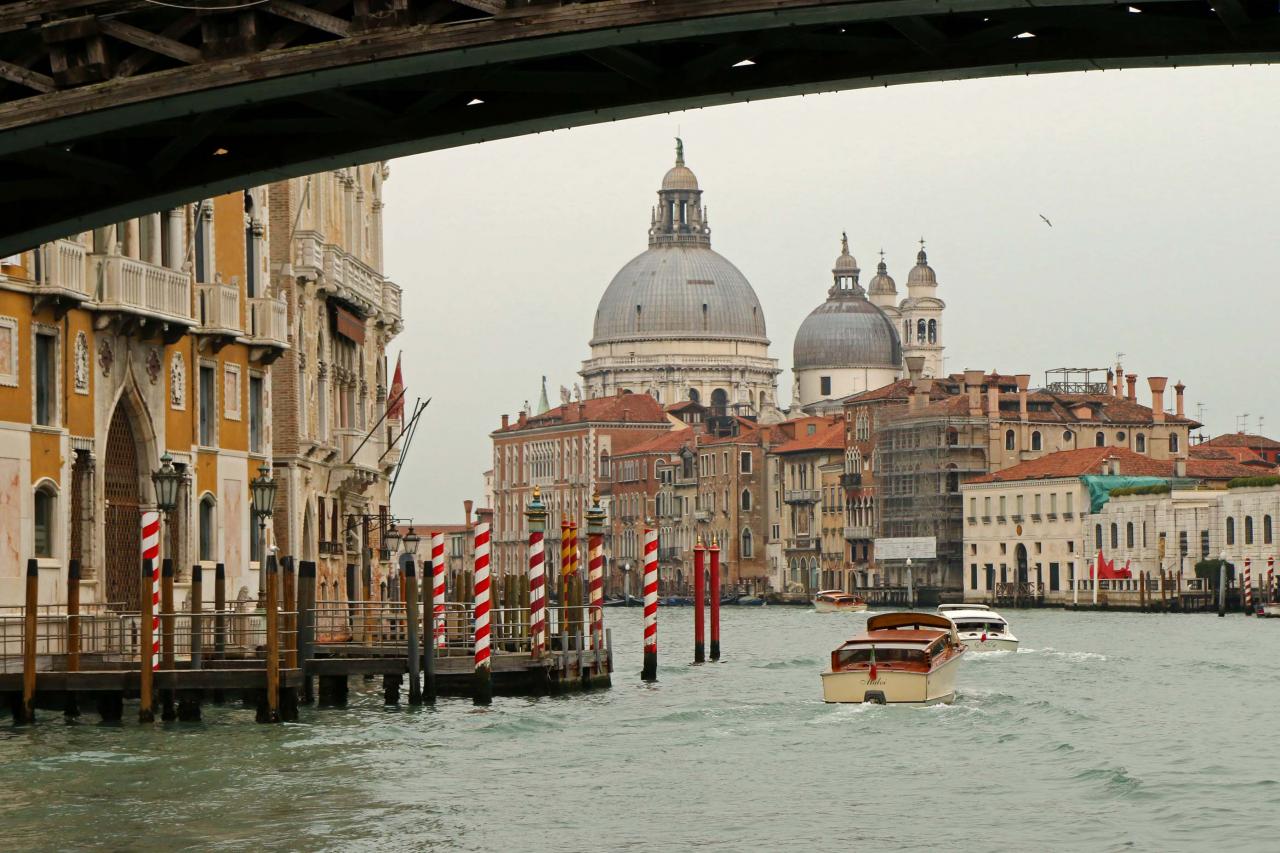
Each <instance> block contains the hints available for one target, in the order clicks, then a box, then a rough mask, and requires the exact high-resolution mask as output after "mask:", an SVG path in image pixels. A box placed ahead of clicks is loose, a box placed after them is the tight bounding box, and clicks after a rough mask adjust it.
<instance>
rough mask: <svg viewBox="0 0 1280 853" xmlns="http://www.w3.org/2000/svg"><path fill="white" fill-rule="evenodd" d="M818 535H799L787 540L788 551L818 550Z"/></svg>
mask: <svg viewBox="0 0 1280 853" xmlns="http://www.w3.org/2000/svg"><path fill="white" fill-rule="evenodd" d="M818 544H819V542H818V537H817V536H797V537H795V538H794V539H788V540H787V550H788V551H816V550H818Z"/></svg>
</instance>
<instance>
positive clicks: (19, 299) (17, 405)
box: [0, 290, 31, 424]
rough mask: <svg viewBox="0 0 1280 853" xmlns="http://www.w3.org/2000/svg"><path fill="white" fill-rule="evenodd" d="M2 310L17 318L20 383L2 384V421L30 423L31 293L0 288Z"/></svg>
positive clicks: (0, 395) (0, 388) (0, 308)
mask: <svg viewBox="0 0 1280 853" xmlns="http://www.w3.org/2000/svg"><path fill="white" fill-rule="evenodd" d="M0 314H3V315H7V316H9V317H14V318H16V319H17V321H18V329H17V335H18V365H17V367H18V387H16V388H10V387H9V386H8V385H0V421H10V422H14V423H22V424H29V423H31V382H30V380H29V379H24V377H29V376H30V375H31V352H30V350H31V347H30V346H28V345H27V343H26V342H27V341H29V340H30V339H31V297H29V296H28V295H27V294H25V293H17V292H14V291H10V290H6V291H0Z"/></svg>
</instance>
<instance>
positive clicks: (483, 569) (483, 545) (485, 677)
mask: <svg viewBox="0 0 1280 853" xmlns="http://www.w3.org/2000/svg"><path fill="white" fill-rule="evenodd" d="M475 573H476V576H475V658H476V668H475V681H474V687H473V693H472V697H471V698H472V701H473V702H475V704H477V705H488V704H490V703H492V702H493V671H492V668H491V661H490V660H489V524H488V522H483V521H482V522H480V523H479V524H477V525H476V557H475Z"/></svg>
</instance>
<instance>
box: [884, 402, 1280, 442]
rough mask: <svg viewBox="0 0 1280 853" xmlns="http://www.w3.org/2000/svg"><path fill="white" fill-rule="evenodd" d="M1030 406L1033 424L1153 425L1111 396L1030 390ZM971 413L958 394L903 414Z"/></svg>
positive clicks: (1144, 409)
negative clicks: (1085, 407) (1082, 409)
mask: <svg viewBox="0 0 1280 853" xmlns="http://www.w3.org/2000/svg"><path fill="white" fill-rule="evenodd" d="M999 397H1000V403H1002V404H1003V407H1002V408H1001V419H1002V420H1017V419H1018V417H1019V414H1018V405H1019V404H1018V395H1017V394H1016V393H1002V394H1000V395H999ZM1027 405H1028V408H1029V411H1028V412H1027V420H1028V421H1029V422H1031V423H1049V424H1063V425H1065V426H1073V425H1079V426H1080V427H1082V428H1088V427H1089V426H1095V425H1101V426H1108V425H1112V424H1116V425H1119V424H1123V425H1126V426H1135V425H1140V424H1150V423H1154V417H1153V412H1152V410H1151V407H1150V406H1144V405H1142V404H1141V403H1138V402H1137V401H1135V400H1130V399H1128V398H1125V397H1116V396H1113V395H1111V394H1059V393H1056V392H1052V391H1028V392H1027ZM987 406H988V400H987V394H986V392H985V391H984V392H983V393H982V395H981V399H980V401H979V407H980V408H981V413H980V414H979V417H986V414H987ZM1082 406H1087V407H1088V410H1089V413H1088V416H1087V417H1085V416H1084V415H1083V414H1082V413H1078V412H1079V410H1080V407H1082ZM968 414H969V397H968V395H967V394H959V395H956V396H953V397H946V398H944V399H942V400H937V401H934V402H931V403H929V404H928V405H926V406H924V407H922V408H920V409H918V410H917V411H915V412H908V413H904V415H903V417H904V418H911V417H937V416H940V415H951V416H957V417H967V416H968ZM1164 420H1165V423H1170V424H1186V425H1188V426H1191V427H1198V426H1200V423H1199V422H1198V421H1194V420H1192V419H1191V418H1187V417H1179V416H1178V415H1171V414H1166V415H1165V416H1164ZM1278 446H1280V445H1278Z"/></svg>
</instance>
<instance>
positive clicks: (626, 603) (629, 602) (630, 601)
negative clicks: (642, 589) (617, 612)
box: [604, 595, 644, 607]
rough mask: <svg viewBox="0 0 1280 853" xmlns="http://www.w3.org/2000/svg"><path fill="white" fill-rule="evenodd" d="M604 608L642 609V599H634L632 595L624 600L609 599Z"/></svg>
mask: <svg viewBox="0 0 1280 853" xmlns="http://www.w3.org/2000/svg"><path fill="white" fill-rule="evenodd" d="M604 606H605V607H643V606H644V599H643V598H636V597H635V596H634V595H628V596H627V597H626V598H610V599H607V600H606V601H605V603H604Z"/></svg>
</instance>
